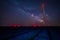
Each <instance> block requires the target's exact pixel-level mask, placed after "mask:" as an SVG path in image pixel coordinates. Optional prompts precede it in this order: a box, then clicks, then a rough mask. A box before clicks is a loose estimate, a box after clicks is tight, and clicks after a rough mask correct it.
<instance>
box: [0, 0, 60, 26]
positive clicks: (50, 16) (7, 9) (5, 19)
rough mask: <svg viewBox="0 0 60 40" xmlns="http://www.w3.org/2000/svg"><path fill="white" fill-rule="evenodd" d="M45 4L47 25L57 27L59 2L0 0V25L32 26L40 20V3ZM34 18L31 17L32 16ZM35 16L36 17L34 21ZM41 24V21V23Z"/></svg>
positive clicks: (47, 0) (46, 0) (49, 0)
mask: <svg viewBox="0 0 60 40" xmlns="http://www.w3.org/2000/svg"><path fill="white" fill-rule="evenodd" d="M42 2H44V3H45V13H46V19H47V21H48V22H49V25H59V24H60V19H59V18H60V17H59V13H60V12H59V10H60V9H59V1H57V0H53V1H52V0H1V13H0V15H1V16H0V18H1V22H0V25H10V24H21V25H32V24H33V22H34V23H35V22H38V23H39V21H38V20H40V19H42V17H43V16H42V15H43V12H42V10H41V3H42ZM32 14H33V15H34V17H35V18H34V17H32V16H33V15H32ZM36 16H37V17H38V18H37V19H36ZM35 19H36V20H35ZM41 22H43V21H41Z"/></svg>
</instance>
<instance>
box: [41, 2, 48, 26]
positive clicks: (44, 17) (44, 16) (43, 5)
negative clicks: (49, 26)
mask: <svg viewBox="0 0 60 40" xmlns="http://www.w3.org/2000/svg"><path fill="white" fill-rule="evenodd" d="M41 6H42V11H43V20H44V26H46V23H47V22H46V14H45V10H44V8H45V4H44V2H43V3H42V5H41Z"/></svg>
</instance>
